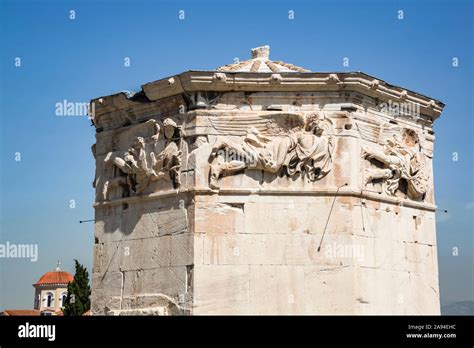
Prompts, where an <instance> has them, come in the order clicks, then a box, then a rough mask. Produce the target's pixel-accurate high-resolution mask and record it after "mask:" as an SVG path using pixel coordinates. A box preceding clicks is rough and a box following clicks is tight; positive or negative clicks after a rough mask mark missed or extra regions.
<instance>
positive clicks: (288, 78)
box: [91, 71, 444, 121]
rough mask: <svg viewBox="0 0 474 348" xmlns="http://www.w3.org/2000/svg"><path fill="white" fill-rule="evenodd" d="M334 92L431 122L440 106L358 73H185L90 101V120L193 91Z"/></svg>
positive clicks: (432, 101)
mask: <svg viewBox="0 0 474 348" xmlns="http://www.w3.org/2000/svg"><path fill="white" fill-rule="evenodd" d="M234 91H243V92H272V91H275V92H337V91H355V92H359V93H361V94H364V95H367V96H370V97H373V98H377V99H378V100H379V101H380V102H389V101H391V102H392V103H393V102H398V103H414V104H418V105H419V107H420V112H421V114H423V115H426V116H428V117H430V118H431V120H433V121H434V120H435V119H436V118H438V117H439V115H440V114H441V112H442V111H443V108H444V104H443V103H442V102H440V101H438V100H435V99H432V98H430V97H427V96H424V95H422V94H419V93H416V92H413V91H410V90H406V89H403V88H402V87H398V86H394V85H390V84H388V83H386V82H384V81H382V80H379V79H376V78H374V77H372V76H370V75H367V74H365V73H362V72H337V73H322V72H317V73H313V72H302V73H296V72H279V73H277V74H275V73H252V72H218V71H187V72H184V73H181V74H178V75H175V76H172V77H167V78H164V79H161V80H157V81H154V82H150V83H147V84H145V85H143V86H142V91H140V92H139V93H137V94H135V95H132V96H130V95H128V94H126V93H124V92H121V93H118V94H114V95H110V96H105V97H101V98H96V99H93V100H92V101H91V102H92V103H94V117H95V118H97V117H100V115H102V114H105V113H109V112H112V111H118V110H122V109H127V108H130V107H133V106H134V105H136V104H142V103H144V102H153V101H158V100H161V99H164V98H168V97H172V96H177V95H181V94H188V93H194V92H234Z"/></svg>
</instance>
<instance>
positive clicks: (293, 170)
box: [210, 113, 333, 187]
mask: <svg viewBox="0 0 474 348" xmlns="http://www.w3.org/2000/svg"><path fill="white" fill-rule="evenodd" d="M278 116H279V117H278V118H277V120H278V121H277V122H274V120H272V121H268V122H267V123H266V127H265V128H266V132H265V133H266V134H264V131H261V130H259V129H257V128H256V127H254V126H250V127H249V128H248V129H247V133H246V134H245V135H244V136H242V137H240V138H238V139H234V138H231V137H227V136H220V137H218V139H217V141H216V142H215V144H214V146H213V149H212V152H211V156H210V162H211V171H210V185H211V187H218V180H219V178H221V177H222V176H226V175H233V174H236V173H237V172H240V171H242V170H245V169H258V170H263V171H266V172H269V173H278V174H286V175H287V176H296V175H299V174H301V175H302V176H304V177H307V178H308V179H309V180H310V181H315V180H318V179H321V178H322V177H324V176H325V175H326V174H327V173H329V171H330V170H331V166H332V157H331V156H332V147H333V146H332V145H333V144H332V137H331V136H327V135H323V133H324V131H325V129H327V128H328V126H330V125H331V122H330V120H329V119H327V118H325V117H324V116H323V115H322V114H319V113H312V114H309V115H303V114H280V115H278Z"/></svg>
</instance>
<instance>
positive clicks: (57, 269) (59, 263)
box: [55, 260, 61, 272]
mask: <svg viewBox="0 0 474 348" xmlns="http://www.w3.org/2000/svg"><path fill="white" fill-rule="evenodd" d="M60 265H61V262H60V261H59V260H58V262H56V268H55V271H56V272H59V271H60V270H61V268H60V267H59V266H60Z"/></svg>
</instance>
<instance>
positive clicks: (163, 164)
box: [102, 118, 183, 200]
mask: <svg viewBox="0 0 474 348" xmlns="http://www.w3.org/2000/svg"><path fill="white" fill-rule="evenodd" d="M146 124H147V125H149V126H151V127H153V130H154V134H153V135H152V136H151V137H149V138H144V137H137V138H136V139H135V140H134V141H133V143H132V145H131V147H130V148H129V149H128V150H127V151H125V153H123V154H116V153H114V152H109V153H108V154H107V156H106V158H105V160H104V162H105V164H106V165H110V164H111V165H113V166H115V168H117V169H118V170H119V173H118V175H117V176H115V177H114V178H112V179H110V180H107V181H106V182H105V183H104V186H103V190H102V196H103V199H104V200H107V199H108V194H109V192H110V190H111V189H112V188H114V187H122V188H123V190H124V192H125V196H128V195H130V194H140V193H142V192H143V191H144V190H145V188H146V187H147V186H148V185H149V184H150V183H151V182H152V181H156V180H160V179H165V180H170V181H172V182H173V186H174V187H175V188H178V187H179V186H180V177H179V174H180V168H181V163H182V142H183V132H182V130H181V127H179V126H178V125H177V124H176V123H175V122H174V121H173V120H172V119H170V118H167V119H165V120H164V121H163V123H162V124H161V125H160V124H159V123H158V122H157V121H156V120H153V119H152V120H148V121H147V122H146Z"/></svg>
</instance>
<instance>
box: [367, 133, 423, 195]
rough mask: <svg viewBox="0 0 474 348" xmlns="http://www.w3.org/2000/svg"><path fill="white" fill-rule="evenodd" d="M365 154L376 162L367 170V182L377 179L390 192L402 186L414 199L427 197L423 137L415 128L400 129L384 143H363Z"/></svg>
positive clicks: (393, 192) (392, 192)
mask: <svg viewBox="0 0 474 348" xmlns="http://www.w3.org/2000/svg"><path fill="white" fill-rule="evenodd" d="M362 157H363V158H364V159H366V160H368V161H371V162H372V164H373V166H372V167H368V168H366V170H365V174H364V186H366V185H367V184H369V183H373V182H374V181H377V180H378V181H381V182H382V183H383V187H384V191H385V192H386V193H387V194H389V195H392V196H393V195H395V194H396V192H397V190H402V191H404V193H406V195H407V196H408V197H409V198H411V199H413V200H423V199H424V196H425V194H426V192H427V191H428V190H429V188H430V177H429V173H428V170H427V169H426V164H425V154H424V151H423V147H422V146H421V141H420V138H419V136H418V134H417V133H416V132H415V131H414V130H411V129H398V130H397V131H396V132H393V133H392V136H391V137H389V138H388V139H386V141H385V144H384V145H383V146H382V147H380V146H363V147H362ZM373 160H375V162H374V161H373Z"/></svg>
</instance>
